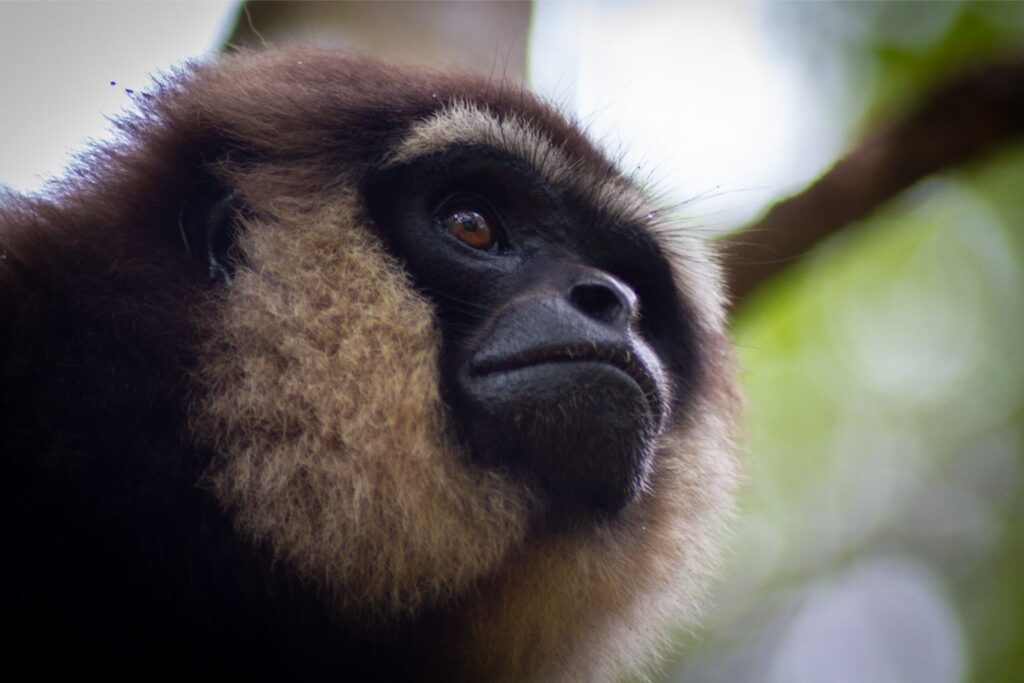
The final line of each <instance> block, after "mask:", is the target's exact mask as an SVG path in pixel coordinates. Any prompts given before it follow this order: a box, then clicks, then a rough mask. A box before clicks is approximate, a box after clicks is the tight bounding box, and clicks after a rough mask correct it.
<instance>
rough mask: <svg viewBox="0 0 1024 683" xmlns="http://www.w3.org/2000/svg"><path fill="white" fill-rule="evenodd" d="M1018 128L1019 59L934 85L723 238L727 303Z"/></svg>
mask: <svg viewBox="0 0 1024 683" xmlns="http://www.w3.org/2000/svg"><path fill="white" fill-rule="evenodd" d="M1022 133H1024V59H1016V60H1014V61H1009V62H1002V63H994V64H986V65H984V66H981V67H979V68H976V69H974V70H972V71H970V72H967V73H964V74H961V75H960V76H958V77H956V78H953V79H950V80H949V81H946V82H945V83H943V84H941V85H939V86H938V87H937V88H935V89H934V90H932V91H931V93H929V94H927V95H925V97H924V98H923V100H922V101H921V102H920V103H919V104H918V105H917V106H916V107H915V108H914V109H913V110H912V111H910V112H909V113H908V114H906V115H905V116H904V117H902V118H901V119H900V120H898V121H896V122H895V123H894V124H892V125H889V126H887V127H884V128H882V129H881V130H880V131H879V132H877V133H875V134H874V135H871V136H869V137H868V138H867V139H866V140H865V141H864V142H862V143H861V144H860V145H858V146H857V147H855V148H854V149H853V151H852V152H850V153H849V154H847V155H846V156H845V157H843V158H842V159H841V160H839V161H838V162H837V163H836V164H835V165H834V166H833V167H832V168H831V169H830V170H829V171H828V172H827V173H825V175H823V176H822V177H821V178H819V179H818V180H817V181H816V182H814V183H813V184H812V185H811V186H810V187H808V188H807V189H806V190H804V191H803V192H801V193H800V194H797V195H795V196H793V197H790V198H789V199H785V200H783V201H781V202H779V203H777V204H775V206H773V207H772V208H771V209H770V210H769V211H768V213H767V214H766V215H765V216H764V217H763V218H762V219H760V220H758V221H756V222H755V223H753V224H751V225H749V226H748V227H746V228H744V229H743V230H740V231H738V232H736V233H732V234H730V235H728V236H726V237H724V238H723V239H722V241H721V245H722V250H723V254H724V255H725V264H726V270H727V278H728V281H729V288H730V292H731V294H732V297H733V307H734V308H735V307H737V306H739V305H741V304H742V303H743V302H744V301H745V300H746V299H747V297H748V296H749V295H750V293H751V292H752V291H754V290H755V289H756V288H757V287H758V286H760V285H761V284H762V283H763V282H764V281H765V280H767V279H768V278H770V277H771V276H773V275H775V274H776V273H778V272H779V271H781V270H783V269H785V268H787V267H789V266H790V265H792V264H793V263H794V262H795V261H796V260H797V259H798V258H799V257H801V256H802V255H803V254H805V253H806V252H807V251H808V250H810V249H811V247H813V246H814V245H816V244H817V243H818V242H821V241H822V240H823V239H825V238H826V237H828V236H830V235H832V234H834V233H836V232H838V231H839V230H841V229H842V228H844V227H846V226H847V225H849V224H850V223H852V222H854V221H856V220H858V219H860V218H863V217H864V216H866V215H868V214H869V213H871V212H872V211H873V210H875V209H876V208H878V207H879V206H880V205H881V204H883V203H885V202H886V201H888V200H889V199H892V198H893V197H894V196H896V195H897V194H899V193H900V192H902V191H903V190H905V189H906V188H908V187H910V186H911V185H913V184H914V183H916V182H917V181H918V180H920V179H922V178H924V177H925V176H928V175H930V174H932V173H935V172H937V171H941V170H944V169H947V168H950V167H952V166H955V165H957V164H962V163H964V162H968V161H973V160H975V159H978V158H980V157H982V156H984V155H986V154H988V153H990V152H993V151H995V150H998V149H1000V148H1001V147H1004V146H1005V145H1006V144H1007V143H1008V142H1010V141H1011V140H1012V139H1013V138H1015V137H1017V136H1020V135H1021V134H1022ZM1022 190H1024V188H1022Z"/></svg>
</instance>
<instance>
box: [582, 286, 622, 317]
mask: <svg viewBox="0 0 1024 683" xmlns="http://www.w3.org/2000/svg"><path fill="white" fill-rule="evenodd" d="M569 301H570V302H572V305H573V306H575V307H576V309H577V310H579V311H580V312H582V313H585V314H586V315H588V316H589V317H591V318H594V319H596V320H600V321H601V322H606V323H614V322H618V321H620V320H625V319H628V317H629V313H628V309H627V306H628V304H627V302H625V301H623V300H622V298H621V297H620V295H619V293H618V292H616V291H615V290H614V289H612V288H611V287H609V286H607V285H604V284H595V283H584V284H578V285H575V286H574V287H573V288H572V290H571V291H570V292H569Z"/></svg>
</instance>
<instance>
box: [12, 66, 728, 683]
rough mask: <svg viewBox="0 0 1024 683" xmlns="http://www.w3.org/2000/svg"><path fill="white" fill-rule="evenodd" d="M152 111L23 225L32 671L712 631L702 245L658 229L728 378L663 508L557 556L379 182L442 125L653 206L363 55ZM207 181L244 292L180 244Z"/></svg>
mask: <svg viewBox="0 0 1024 683" xmlns="http://www.w3.org/2000/svg"><path fill="white" fill-rule="evenodd" d="M137 104H138V110H139V112H138V113H137V114H135V115H133V116H132V117H130V118H127V119H124V120H122V121H121V122H120V124H119V126H120V130H121V136H120V138H119V140H118V141H117V142H116V143H114V144H111V145H107V146H104V147H101V148H98V149H95V150H93V151H91V152H90V153H89V154H87V155H85V156H84V157H83V158H82V159H81V160H80V161H79V162H78V163H77V165H76V166H75V167H74V168H73V169H72V170H71V172H70V173H69V174H68V176H67V178H66V179H65V180H63V181H62V182H61V183H60V184H59V185H55V186H53V187H52V188H51V189H50V191H49V192H48V194H47V195H46V196H44V197H39V198H18V197H13V196H12V197H7V198H5V199H4V201H3V203H2V204H0V250H2V251H0V258H2V260H0V325H2V329H3V334H2V335H0V351H2V356H0V452H2V456H3V466H4V468H5V476H6V481H7V482H8V493H7V494H6V495H5V496H4V505H5V506H6V509H5V510H4V513H5V514H4V519H5V520H6V521H5V523H4V534H5V540H6V543H5V546H6V547H7V548H9V549H11V550H12V556H10V557H9V558H8V560H7V561H6V563H5V569H4V580H3V585H4V600H5V605H9V607H5V619H6V620H7V627H8V631H12V630H13V631H14V632H15V633H16V637H15V638H13V639H11V640H8V641H7V642H6V645H7V646H8V647H9V648H10V653H9V657H10V658H11V659H10V660H9V661H14V662H16V663H18V664H20V665H26V664H32V665H33V666H35V667H37V668H39V667H42V668H44V669H45V668H63V667H64V666H66V665H68V666H74V667H75V668H76V669H77V670H82V671H84V670H89V669H92V670H95V671H105V672H110V671H114V672H115V673H122V674H128V673H133V674H144V675H152V672H154V671H159V672H161V673H176V674H191V673H194V672H199V671H219V672H222V673H232V674H242V673H249V674H256V675H260V676H261V677H266V676H267V675H271V674H278V675H284V674H286V673H289V674H300V675H301V674H307V675H327V674H331V675H334V676H335V677H338V676H341V677H342V679H344V677H345V676H348V677H351V678H352V679H353V680H371V679H372V680H387V679H408V680H489V681H490V680H589V679H614V678H616V677H617V676H619V675H621V674H622V673H623V672H627V671H633V670H637V669H639V668H642V667H643V666H645V665H646V664H647V663H648V662H649V661H650V655H651V653H652V651H654V650H655V649H656V646H657V644H658V643H659V641H660V638H661V637H662V633H663V632H664V628H665V623H666V620H669V619H677V618H692V617H693V616H694V612H695V607H696V605H697V604H698V601H699V597H700V595H701V593H702V589H703V586H704V584H705V583H706V578H707V576H708V574H709V572H710V570H711V568H712V566H713V564H714V559H715V556H716V553H715V545H716V544H715V536H716V530H717V528H718V527H719V525H720V523H721V521H722V519H723V518H724V517H725V516H726V515H727V513H728V510H729V507H730V492H731V489H732V487H733V484H734V480H735V476H736V475H735V470H736V463H735V460H734V456H733V454H732V451H733V447H732V444H731V438H732V432H733V429H734V422H735V409H736V404H737V401H736V398H735V393H734V388H733V379H732V370H731V360H730V351H729V345H728V341H727V339H726V336H725V332H724V322H723V318H722V312H721V310H722V306H721V300H720V294H719V288H718V284H717V282H718V273H717V269H716V267H715V266H714V264H713V261H712V260H711V259H710V257H708V256H707V254H706V251H705V248H704V247H703V246H701V245H700V244H699V242H697V241H696V240H693V239H692V238H691V237H687V236H681V235H680V234H679V233H678V232H677V231H674V230H671V229H669V226H666V225H657V224H655V225H651V226H650V229H651V232H652V233H653V234H655V235H656V237H657V238H658V239H659V240H660V241H661V242H662V244H663V247H664V249H665V250H666V252H669V253H678V252H679V251H683V252H684V253H685V258H679V259H677V261H676V262H675V263H674V267H675V269H676V270H675V274H674V275H675V279H676V284H677V287H678V289H679V291H680V293H681V296H682V298H683V299H684V301H686V303H687V306H688V309H689V310H690V311H691V314H692V315H693V316H694V317H695V319H696V321H697V322H696V324H695V329H696V332H697V340H698V343H699V346H700V347H701V354H700V358H701V364H702V372H701V373H700V375H701V377H702V378H703V379H702V383H701V387H702V390H701V393H700V395H699V396H698V397H696V399H695V400H694V401H692V402H691V404H690V405H689V407H688V411H689V415H688V416H685V417H684V418H681V419H679V420H677V421H676V422H675V426H674V427H673V428H672V429H671V430H670V431H668V432H667V433H666V434H665V435H664V437H663V440H662V443H661V446H660V448H659V451H658V456H657V458H656V461H655V464H654V473H653V476H652V478H651V482H650V486H649V490H647V491H646V492H645V493H644V494H643V495H642V496H641V497H640V499H639V500H637V501H636V502H635V503H634V504H632V505H631V506H629V507H628V508H627V509H626V510H624V511H623V512H622V514H620V515H619V516H618V517H616V518H615V519H613V520H607V521H603V522H600V523H595V524H593V525H592V526H588V527H587V528H575V527H574V528H573V529H570V530H562V531H559V532H557V533H556V532H548V533H541V532H538V531H536V530H534V527H533V526H532V524H531V520H532V517H531V505H532V503H533V499H532V496H531V493H530V491H529V490H528V489H526V488H525V487H523V486H522V485H520V484H519V483H517V482H516V481H514V480H512V479H510V478H508V477H507V476H506V475H504V474H502V473H500V472H491V471H485V470H483V469H480V468H477V467H475V466H472V465H470V464H468V463H467V460H466V459H465V458H463V457H461V454H460V453H459V450H458V446H457V445H456V444H454V443H453V442H452V441H451V439H450V438H449V436H448V430H447V429H446V425H445V420H446V417H445V412H444V406H443V404H442V402H441V399H440V397H439V396H438V390H437V377H436V373H437V369H436V364H437V363H436V347H437V332H436V329H435V322H434V320H433V317H432V314H431V308H430V304H429V302H428V301H426V300H425V299H423V298H422V297H421V296H420V295H418V294H416V293H415V292H414V291H413V290H412V289H411V288H409V286H408V284H407V282H406V277H405V275H404V273H403V272H402V269H401V266H400V264H399V263H398V261H396V260H394V259H393V258H392V257H391V256H390V255H388V254H387V253H386V250H385V249H384V247H383V245H382V243H381V241H380V239H379V238H378V237H377V236H376V235H375V233H374V231H373V229H372V222H371V221H370V220H369V218H368V217H367V216H366V214H365V211H364V210H363V209H362V208H361V206H360V203H359V194H358V188H359V186H360V183H361V181H362V178H363V177H364V175H365V174H366V173H367V172H368V171H370V170H372V169H374V168H377V167H380V166H381V165H383V164H387V163H389V160H390V159H394V158H395V156H396V155H397V154H412V153H416V150H417V149H420V148H421V147H424V146H429V145H430V144H433V142H432V141H437V140H436V136H437V135H438V133H437V130H439V129H440V130H456V129H458V130H462V129H463V128H465V130H466V131H469V133H467V134H472V135H476V134H477V132H478V131H480V130H483V128H481V126H484V127H485V128H486V131H488V132H487V135H496V136H497V137H499V138H502V139H504V142H505V143H508V139H509V138H511V137H514V136H515V135H517V134H520V133H521V134H522V136H525V137H524V138H523V139H525V140H528V141H529V142H528V145H532V146H534V147H536V146H537V145H538V144H540V145H542V146H543V145H546V147H545V149H546V151H545V154H544V158H543V159H540V158H534V159H526V161H527V162H529V163H535V164H540V163H541V162H543V163H545V164H549V166H550V168H549V169H548V171H549V172H550V173H551V174H553V175H555V176H559V174H561V176H560V177H561V178H562V180H560V181H558V182H570V178H572V179H573V180H571V182H579V183H584V184H587V188H584V189H586V190H587V191H588V192H589V193H591V194H592V199H593V201H594V202H595V203H596V204H599V205H601V207H602V209H603V210H607V211H609V212H616V211H618V212H631V211H647V210H649V208H650V207H646V205H645V199H644V198H643V194H642V192H641V191H640V190H638V189H637V188H635V187H634V186H633V185H632V184H630V183H629V181H628V180H626V179H624V178H622V177H621V176H620V175H619V174H618V172H617V171H616V170H615V169H614V167H613V166H612V165H611V164H610V163H609V162H608V161H607V160H606V159H605V158H604V156H603V155H601V154H600V153H599V152H598V151H597V150H596V149H595V148H594V147H593V146H592V145H591V144H590V143H589V142H588V141H587V140H586V139H585V138H584V137H583V135H582V134H581V133H580V131H579V130H578V128H576V127H574V126H572V125H570V124H568V123H566V122H565V121H564V120H563V119H562V118H561V117H560V116H558V115H557V114H556V113H555V112H553V111H552V110H551V109H549V108H548V107H546V106H544V105H543V104H542V103H540V102H539V101H538V100H536V99H535V98H534V97H533V96H531V95H530V94H529V93H526V92H524V91H522V90H521V89H519V88H511V87H506V86H504V85H501V84H495V83H493V82H490V81H488V80H485V79H476V78H473V77H466V76H451V75H446V74H438V73H433V72H426V71H418V70H413V69H408V68H399V67H394V66H390V65H386V64H382V63H377V62H372V61H368V60H364V59H361V58H358V57H354V56H350V55H343V54H337V53H330V52H320V51H312V50H292V51H287V52H267V53H253V54H245V55H241V56H236V57H231V58H226V59H223V60H220V61H219V62H217V63H212V64H209V65H198V66H195V67H193V68H190V69H185V70H183V71H181V72H180V73H178V74H176V75H174V76H171V77H169V78H167V79H165V80H164V81H163V82H162V84H161V85H160V86H159V87H158V88H156V89H155V90H154V91H152V92H149V93H146V94H141V95H139V96H138V99H137ZM466 112H470V114H468V115H467V114H466ZM473 112H478V113H481V114H480V115H479V116H478V115H477V114H476V113H473ZM438 117H441V118H438ZM445 117H448V118H445ZM459 117H461V118H459ZM478 119H479V120H478ZM430 121H434V122H435V125H434V126H433V127H431V126H430V125H429V122H430ZM465 121H469V123H466V124H465V126H464V127H463V128H460V125H461V124H460V122H465ZM481 121H482V122H481ZM417 126H419V128H417ZM474 126H475V127H474ZM415 130H418V131H419V133H420V137H418V138H417V137H415V136H412V137H410V136H411V135H412V134H413V131H415ZM516 131H519V133H517V132H516ZM431 136H435V137H433V138H432V137H431ZM538 141H542V142H538ZM443 142H444V141H443V140H441V141H440V144H443ZM495 144H498V143H497V141H495ZM508 144H511V143H508ZM588 179H591V180H592V181H593V182H591V181H590V180H588ZM208 181H209V182H217V183H220V184H224V185H227V186H229V187H232V188H235V189H236V190H238V191H239V192H240V193H241V195H242V196H243V197H244V199H245V203H246V204H247V206H248V207H250V210H251V211H250V213H248V214H247V217H246V218H244V220H243V222H244V226H243V227H244V230H243V231H242V237H241V238H240V239H241V243H240V249H241V251H242V252H243V253H244V254H245V256H246V260H247V264H248V265H247V266H244V267H241V268H240V270H239V272H238V273H237V276H236V279H235V282H234V283H233V285H232V287H231V288H230V290H229V291H228V292H227V293H224V292H223V291H219V290H218V291H211V289H210V288H209V287H208V286H207V284H206V283H205V281H204V280H203V278H202V277H201V276H200V274H198V273H197V270H196V267H195V263H194V262H193V261H192V260H190V259H189V257H188V255H187V254H186V253H185V252H184V251H183V249H182V247H181V242H180V237H179V234H178V222H179V219H180V214H181V207H182V206H183V204H185V203H186V202H187V201H188V200H189V198H190V196H192V194H193V193H194V192H195V191H196V187H197V185H198V184H200V183H203V182H208ZM680 240H681V241H680ZM368 310H370V311H371V312H372V313H373V315H367V311H368Z"/></svg>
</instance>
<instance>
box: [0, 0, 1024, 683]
mask: <svg viewBox="0 0 1024 683" xmlns="http://www.w3.org/2000/svg"><path fill="white" fill-rule="evenodd" d="M288 42H316V43H321V44H330V45H338V46H346V47H352V48H356V49H359V50H362V51H364V52H370V53H374V54H378V55H382V56H386V57H391V58H394V59H399V60H402V61H408V62H414V63H421V64H432V65H460V66H462V67H468V68H472V69H475V70H478V71H483V72H485V73H490V74H491V75H492V77H494V78H500V79H507V80H511V81H518V80H525V81H526V82H527V83H529V84H530V85H531V87H533V88H534V89H536V90H538V91H540V92H541V93H543V94H545V95H546V96H548V97H549V98H550V99H551V100H553V101H554V102H555V103H557V104H558V105H559V106H560V107H562V108H563V109H565V110H566V111H568V112H569V113H571V114H572V115H573V116H575V117H576V118H578V119H579V120H580V121H581V122H582V123H583V124H584V125H585V126H586V127H587V128H588V129H589V130H590V131H591V133H592V135H593V136H594V137H596V138H597V139H598V140H599V141H600V142H601V144H602V145H604V146H605V147H606V148H607V149H608V150H609V152H610V153H611V154H613V155H616V156H617V157H618V158H620V159H621V160H622V164H623V165H624V167H625V168H627V169H628V170H629V171H630V172H631V173H634V174H635V175H637V176H638V177H639V178H641V179H642V180H644V181H645V182H649V183H650V184H651V185H652V186H653V188H654V189H655V191H657V192H659V193H661V195H662V196H664V197H665V198H666V201H667V202H669V203H671V204H673V205H676V206H678V207H679V208H678V211H679V213H680V215H681V220H684V221H685V222H686V223H687V224H688V225H690V226H691V227H692V228H693V229H694V230H700V231H704V232H706V233H707V234H708V235H709V236H715V235H717V234H718V233H723V232H726V231H732V230H737V229H740V228H742V227H744V226H745V225H749V224H755V225H756V222H757V220H758V218H759V216H761V215H762V214H763V213H764V212H765V211H766V210H767V209H768V208H769V207H770V206H771V204H772V203H774V202H776V201H779V200H781V199H784V198H786V197H787V196H789V195H791V194H793V193H795V192H797V191H799V190H800V189H801V188H803V187H804V186H806V185H807V184H809V183H810V182H812V181H813V180H814V179H815V178H816V177H818V176H819V175H820V174H822V173H823V172H825V171H826V170H827V169H828V168H829V167H830V166H831V165H832V164H833V163H834V162H835V161H836V160H837V159H838V158H840V157H841V156H842V155H843V153H844V152H845V151H847V150H849V149H851V148H855V147H856V145H857V144H858V143H859V141H861V140H863V139H865V137H867V136H869V135H870V134H871V133H872V131H874V130H876V129H878V128H880V127H884V126H885V125H886V123H887V122H888V121H890V120H893V118H894V117H897V116H899V115H900V114H901V112H905V111H908V110H912V109H913V107H914V106H915V104H916V103H917V102H919V101H920V100H921V98H923V97H925V96H926V93H928V92H929V91H930V89H931V88H933V87H934V86H935V84H937V83H941V82H943V81H944V80H945V79H948V78H950V77H952V76H953V75H954V74H957V73H962V72H965V71H969V70H970V69H971V68H974V67H975V66H977V65H980V64H983V63H985V62H988V61H990V60H995V59H1003V58H1018V59H1019V58H1020V57H1021V56H1024V54H1022V52H1024V3H991V4H990V3H979V2H969V1H950V2H942V3H928V2H913V3H906V4H904V3H884V4H881V3H878V4H876V3H849V4H847V3H840V4H832V3H825V2H821V3H757V4H742V3H707V4H704V3H669V4H662V3H653V2H652V3H632V2H631V3H612V2H601V3H562V2H553V3H549V2H540V1H538V2H532V3H527V2H524V3H444V2H442V3H433V2H418V3H403V2H392V3H315V2H312V3H300V4H290V3H280V2H264V3H248V4H244V5H243V4H241V3H238V2H220V3H205V2H173V3H171V2H147V3H121V2H113V3H96V2H74V3H70V2H69V3H64V2H47V3H18V2H3V3H0V91H2V93H3V96H2V99H0V185H6V186H8V187H9V188H11V189H13V190H15V191H43V192H45V179H46V178H47V177H49V176H53V175H59V173H60V169H61V168H62V167H63V166H64V164H65V163H66V162H67V160H68V158H69V157H68V154H69V153H71V152H73V151H75V150H81V149H83V147H84V145H85V144H87V143H86V140H88V139H92V140H101V139H103V138H104V137H106V136H108V135H110V133H109V130H108V124H107V119H106V118H105V117H109V116H116V115H117V113H118V112H119V111H121V110H122V109H125V108H130V107H131V105H132V98H133V96H134V93H137V92H140V91H144V90H145V89H146V87H147V83H148V82H149V77H150V74H152V73H154V72H157V71H160V70H166V69H168V68H169V67H171V66H172V65H174V64H176V63H180V62H181V61H182V60H185V59H190V58H198V59H202V58H203V57H204V55H209V54H212V53H214V52H216V51H219V50H222V49H233V48H234V47H237V46H258V45H260V44H262V43H266V44H283V43H288ZM923 151H925V150H922V152H923ZM734 332H735V338H736V340H737V344H738V346H739V349H740V356H741V361H742V372H743V381H744V384H745V385H746V390H747V394H748V397H749V411H748V413H749V419H748V422H749V428H748V431H749V437H748V444H747V447H746V451H747V454H746V461H747V463H748V466H749V467H748V469H749V482H748V485H747V488H746V491H745V492H744V494H743V498H742V501H741V515H740V518H739V520H738V524H737V525H736V530H735V533H734V534H733V536H732V537H731V539H730V543H729V548H730V549H729V558H728V562H727V563H726V566H725V571H724V576H723V579H722V581H720V582H719V585H718V587H717V591H716V596H715V599H714V601H713V605H714V606H713V608H711V609H709V611H708V614H707V619H706V623H705V625H704V627H703V628H702V629H701V630H698V631H689V632H679V633H678V634H675V635H676V642H677V643H678V647H677V648H675V650H674V651H673V652H671V653H669V654H668V655H667V668H666V670H665V672H664V673H663V674H661V677H660V678H659V679H658V680H663V681H721V682H728V683H743V682H746V681H770V682H780V683H781V682H785V683H803V682H808V683H810V682H815V683H820V682H832V681H836V682H846V681H850V682H855V681H856V682H860V681H871V682H873V683H890V682H891V683H898V682H914V683H916V682H921V683H947V682H949V683H954V682H959V681H965V682H966V681H978V682H981V681H985V682H988V681H1024V472H1022V468H1024V341H1022V339H1024V140H1022V139H1021V138H1019V137H1018V138H1015V139H1013V138H1011V139H1008V140H1007V141H1005V142H1000V143H999V144H998V145H996V146H995V147H994V149H992V150H991V151H990V152H989V153H988V154H986V155H984V156H983V157H980V158H976V159H974V160H973V161H971V163H968V164H955V165H949V166H947V167H946V168H943V169H941V170H940V171H939V172H938V173H933V174H930V175H928V176H927V177H925V178H923V179H922V180H921V181H920V182H917V183H915V184H914V185H913V186H911V187H910V188H909V189H908V190H907V191H905V192H901V193H899V194H898V195H897V196H896V197H895V198H893V199H892V200H891V201H889V202H887V203H885V204H883V205H881V206H880V207H878V208H877V210H874V211H872V212H870V213H868V215H867V216H866V217H865V218H862V219H859V220H857V221H854V222H853V223H850V224H848V225H845V226H844V227H843V229H842V230H840V231H838V232H837V233H836V234H834V235H833V236H832V237H830V238H829V239H827V240H826V241H824V242H823V243H821V244H819V245H818V246H817V247H816V248H815V249H814V250H813V251H812V252H811V253H810V254H808V255H807V256H806V257H804V258H801V259H799V260H798V261H796V262H794V263H793V264H792V265H791V266H790V267H788V268H786V269H785V270H783V271H782V272H780V273H779V274H778V275H776V276H775V277H773V278H772V279H771V280H769V281H767V282H766V283H765V284H763V285H762V286H759V287H758V288H757V289H756V290H755V291H754V292H753V293H752V294H751V295H750V296H748V297H745V298H744V299H743V300H742V302H741V304H740V306H739V307H738V310H737V311H736V318H735V324H734Z"/></svg>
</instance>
